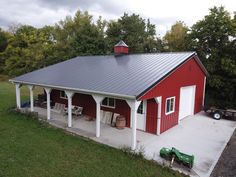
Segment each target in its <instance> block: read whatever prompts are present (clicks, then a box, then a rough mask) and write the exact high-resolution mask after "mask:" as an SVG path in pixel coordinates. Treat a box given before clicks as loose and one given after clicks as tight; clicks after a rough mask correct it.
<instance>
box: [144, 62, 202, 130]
mask: <svg viewBox="0 0 236 177" xmlns="http://www.w3.org/2000/svg"><path fill="white" fill-rule="evenodd" d="M204 77H205V74H204V72H203V71H202V70H201V68H200V67H199V65H198V63H197V62H196V61H195V60H194V59H193V58H192V59H190V60H188V61H187V62H186V63H184V64H183V65H182V66H180V67H179V68H178V69H177V70H176V71H175V72H173V73H172V74H171V75H170V76H168V77H167V78H165V79H164V80H163V81H161V82H160V83H159V84H157V85H156V86H155V87H153V88H152V89H151V90H149V91H148V92H147V93H146V94H145V95H143V96H142V97H141V98H140V100H144V99H150V98H154V97H158V96H162V109H161V133H162V132H164V131H166V130H168V129H169V128H171V127H173V126H174V125H176V124H177V123H178V113H179V97H180V88H181V87H184V86H190V85H196V93H195V106H194V113H197V112H199V111H201V110H202V99H203V89H204ZM172 96H175V97H176V98H175V112H174V113H172V114H169V115H165V102H166V98H168V97H172Z"/></svg>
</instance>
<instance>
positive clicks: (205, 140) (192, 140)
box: [35, 108, 236, 177]
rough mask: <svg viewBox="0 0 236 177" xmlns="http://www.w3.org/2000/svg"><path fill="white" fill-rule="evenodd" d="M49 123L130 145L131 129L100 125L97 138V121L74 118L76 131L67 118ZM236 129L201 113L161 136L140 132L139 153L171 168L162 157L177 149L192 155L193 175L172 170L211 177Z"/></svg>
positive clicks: (43, 112)
mask: <svg viewBox="0 0 236 177" xmlns="http://www.w3.org/2000/svg"><path fill="white" fill-rule="evenodd" d="M35 111H37V112H38V113H39V115H40V116H41V117H44V118H45V117H46V110H45V109H41V108H36V109H35ZM49 123H50V124H52V125H53V126H56V127H59V128H63V129H65V130H67V131H69V132H72V133H75V134H78V135H80V136H84V137H88V138H90V139H93V140H94V141H97V142H99V143H103V144H107V145H109V146H112V147H115V148H121V147H124V146H126V147H127V146H130V145H131V131H132V130H131V129H130V128H125V129H123V130H118V129H116V128H114V127H111V126H109V125H106V124H102V123H101V136H100V137H99V138H96V137H95V131H96V130H95V127H96V125H95V121H86V120H85V119H84V118H83V117H80V118H73V127H72V128H67V116H63V115H60V114H56V113H53V112H52V120H50V121H49ZM235 128H236V122H234V121H229V120H223V119H222V120H214V119H212V118H210V117H207V116H206V115H205V113H204V112H201V113H198V114H196V115H194V116H189V117H187V118H185V119H183V120H181V122H180V124H179V125H177V126H175V127H173V128H171V129H170V130H168V131H166V132H164V133H162V134H161V135H160V136H157V135H153V134H149V133H145V132H142V131H137V149H143V150H144V154H145V157H146V158H147V159H153V160H155V161H157V162H159V163H160V164H168V162H166V161H165V160H163V159H162V158H161V157H160V156H159V151H160V149H161V148H162V147H168V148H171V147H175V148H177V149H179V150H180V151H182V152H184V153H187V154H193V155H194V156H195V162H194V166H193V168H192V169H191V170H190V171H189V170H188V169H187V168H185V167H182V166H179V165H177V164H174V167H173V168H174V169H175V170H179V171H181V172H183V173H185V174H188V175H190V176H200V177H208V176H210V174H211V172H212V170H213V168H214V166H215V164H216V163H217V161H218V159H219V157H220V155H221V153H222V152H223V150H224V148H225V146H226V144H227V142H228V141H229V139H230V137H231V135H232V134H233V132H234V129H235Z"/></svg>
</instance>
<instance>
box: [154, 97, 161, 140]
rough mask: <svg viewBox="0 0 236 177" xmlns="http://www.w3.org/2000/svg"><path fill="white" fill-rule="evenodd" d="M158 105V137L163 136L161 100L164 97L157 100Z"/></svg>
mask: <svg viewBox="0 0 236 177" xmlns="http://www.w3.org/2000/svg"><path fill="white" fill-rule="evenodd" d="M155 100H156V103H157V104H158V110H157V135H160V134H161V100H162V97H161V96H159V97H156V98H155Z"/></svg>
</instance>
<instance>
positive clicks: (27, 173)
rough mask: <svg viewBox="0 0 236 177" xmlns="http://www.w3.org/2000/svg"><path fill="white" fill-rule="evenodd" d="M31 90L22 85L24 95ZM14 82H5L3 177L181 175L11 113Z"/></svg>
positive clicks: (0, 119)
mask: <svg viewBox="0 0 236 177" xmlns="http://www.w3.org/2000/svg"><path fill="white" fill-rule="evenodd" d="M28 95H29V91H28V89H27V88H26V87H23V88H22V89H21V98H22V99H23V100H25V99H27V97H28ZM13 106H15V88H14V85H12V84H9V83H7V82H0V176H1V177H2V176H4V177H6V176H16V177H21V176H22V177H47V176H48V177H49V176H50V177H53V176H56V177H62V176H66V177H73V176H84V177H92V176H96V177H100V176H101V177H106V176H107V177H113V176H120V177H128V176H134V177H137V176H140V177H154V176H155V177H164V176H165V177H171V176H181V174H179V173H177V172H174V171H172V170H170V169H168V168H163V167H161V166H159V165H157V164H156V163H154V162H151V161H147V160H144V159H142V158H140V157H133V156H131V155H129V154H125V153H123V152H122V151H121V150H117V149H114V148H111V147H108V146H105V145H101V144H98V143H95V142H93V141H91V140H87V139H84V138H81V137H78V136H72V135H69V134H66V133H64V132H63V131H62V130H60V129H56V128H53V127H51V126H49V125H48V124H46V123H42V122H40V121H38V120H36V119H32V118H29V117H27V116H25V115H21V114H17V113H14V112H11V111H9V108H10V107H13Z"/></svg>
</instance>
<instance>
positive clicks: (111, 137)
mask: <svg viewBox="0 0 236 177" xmlns="http://www.w3.org/2000/svg"><path fill="white" fill-rule="evenodd" d="M34 112H37V113H38V116H39V118H40V119H42V120H44V121H48V122H49V124H51V125H53V126H55V127H58V128H61V129H65V130H66V131H67V132H71V133H73V134H76V135H79V136H82V137H85V138H89V139H92V140H94V141H96V142H99V143H102V144H106V145H109V146H112V147H115V148H123V147H130V142H131V141H132V129H131V128H127V127H126V128H124V129H117V128H115V127H111V126H110V125H108V124H104V123H102V122H101V123H100V127H101V132H100V136H99V137H96V121H95V120H92V121H88V120H86V118H87V116H86V115H81V116H72V121H73V126H72V127H68V121H67V115H63V114H60V113H56V112H51V118H50V120H47V110H46V109H44V108H40V107H34ZM153 136H155V135H152V134H149V133H145V132H143V131H139V130H137V144H136V149H140V148H142V143H144V142H145V141H147V140H148V139H150V137H153Z"/></svg>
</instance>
